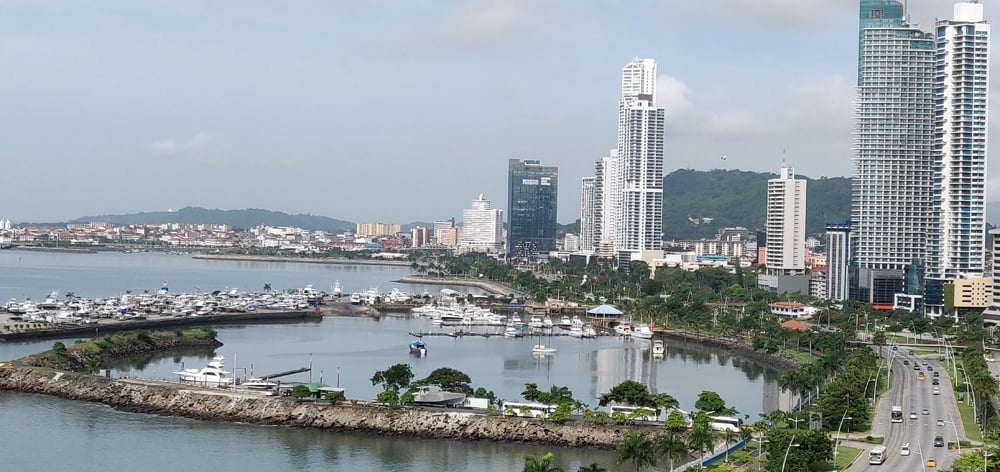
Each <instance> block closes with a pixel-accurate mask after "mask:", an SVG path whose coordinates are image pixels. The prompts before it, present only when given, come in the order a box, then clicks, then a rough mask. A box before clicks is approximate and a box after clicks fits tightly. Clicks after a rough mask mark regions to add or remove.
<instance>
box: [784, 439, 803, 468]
mask: <svg viewBox="0 0 1000 472" xmlns="http://www.w3.org/2000/svg"><path fill="white" fill-rule="evenodd" d="M793 447H799V445H798V444H795V435H794V434H793V435H792V439H790V440H788V447H787V448H785V458H784V459H782V460H781V472H785V464H786V463H787V462H788V452H789V451H791V450H792V448H793Z"/></svg>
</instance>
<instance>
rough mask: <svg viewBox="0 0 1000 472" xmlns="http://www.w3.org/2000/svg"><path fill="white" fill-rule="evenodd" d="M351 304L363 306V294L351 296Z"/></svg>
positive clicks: (355, 293) (356, 293)
mask: <svg viewBox="0 0 1000 472" xmlns="http://www.w3.org/2000/svg"><path fill="white" fill-rule="evenodd" d="M351 303H352V304H354V305H360V304H361V294H360V293H358V292H354V293H352V294H351Z"/></svg>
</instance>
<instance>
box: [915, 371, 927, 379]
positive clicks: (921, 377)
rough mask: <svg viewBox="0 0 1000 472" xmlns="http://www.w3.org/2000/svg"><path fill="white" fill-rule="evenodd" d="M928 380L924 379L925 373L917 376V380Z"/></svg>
mask: <svg viewBox="0 0 1000 472" xmlns="http://www.w3.org/2000/svg"><path fill="white" fill-rule="evenodd" d="M926 378H927V377H924V373H923V372H921V373H920V374H919V375H917V380H924V379H926Z"/></svg>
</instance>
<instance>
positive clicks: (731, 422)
mask: <svg viewBox="0 0 1000 472" xmlns="http://www.w3.org/2000/svg"><path fill="white" fill-rule="evenodd" d="M708 427H709V428H712V430H713V431H733V432H736V433H738V432H740V429H742V428H743V420H741V419H739V418H733V417H731V416H710V417H709V418H708Z"/></svg>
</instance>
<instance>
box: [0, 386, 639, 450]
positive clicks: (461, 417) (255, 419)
mask: <svg viewBox="0 0 1000 472" xmlns="http://www.w3.org/2000/svg"><path fill="white" fill-rule="evenodd" d="M0 389H4V390H13V391H19V392H27V393H39V394H45V395H53V396H57V397H62V398H67V399H72V400H85V401H92V402H99V403H103V404H106V405H109V406H112V407H114V408H118V409H121V410H126V411H132V412H141V413H152V414H160V415H168V416H183V417H188V418H196V419H203V420H216V421H238V422H245V423H253V424H267V425H283V426H292V427H302V428H315V429H319V430H334V431H360V432H368V433H377V434H384V435H394V436H411V437H419V438H441V439H464V440H488V441H509V442H530V443H539V444H547V445H553V446H567V447H595V448H601V449H613V448H614V447H615V445H616V444H617V443H618V442H619V441H620V440H621V437H622V435H623V434H624V433H625V432H627V431H646V432H649V431H651V428H649V427H641V426H621V425H608V424H592V423H589V422H583V421H565V422H555V421H549V420H537V419H528V418H518V417H504V416H497V415H485V414H476V413H472V412H456V411H446V410H439V409H418V408H398V409H396V408H385V407H379V406H374V405H364V406H363V405H352V404H351V403H350V402H340V403H336V404H334V403H331V402H329V401H297V400H294V399H291V398H278V397H268V396H261V395H255V394H249V393H240V392H232V391H227V390H219V389H203V388H197V387H191V386H188V385H180V384H174V383H170V382H157V381H150V380H142V379H113V378H106V377H99V376H92V375H85V374H77V373H69V372H61V371H53V370H49V369H42V368H29V367H15V368H10V369H0Z"/></svg>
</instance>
